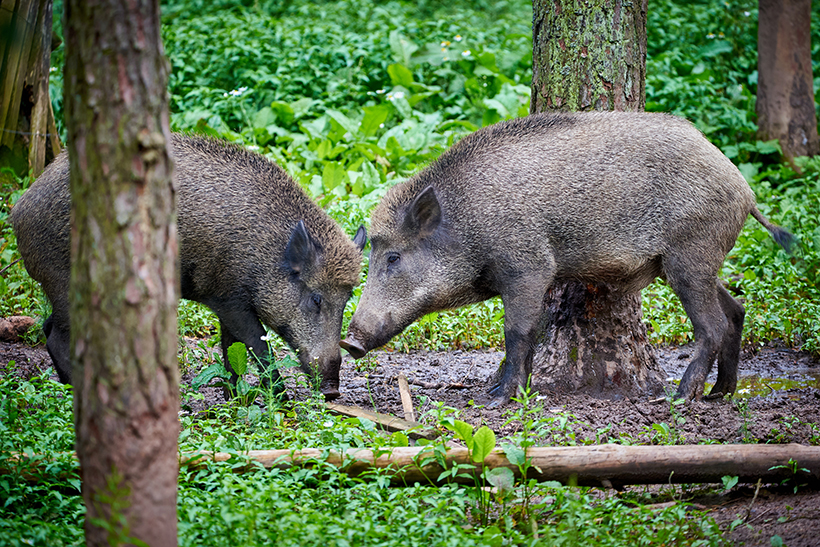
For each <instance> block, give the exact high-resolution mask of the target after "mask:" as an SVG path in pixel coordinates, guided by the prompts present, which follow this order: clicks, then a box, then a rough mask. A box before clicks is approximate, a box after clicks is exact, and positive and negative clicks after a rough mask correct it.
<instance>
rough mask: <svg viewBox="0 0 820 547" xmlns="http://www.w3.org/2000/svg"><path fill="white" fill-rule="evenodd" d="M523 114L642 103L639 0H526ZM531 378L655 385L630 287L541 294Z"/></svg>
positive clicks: (615, 389) (618, 391)
mask: <svg viewBox="0 0 820 547" xmlns="http://www.w3.org/2000/svg"><path fill="white" fill-rule="evenodd" d="M532 28H533V79H532V102H531V106H530V113H531V114H533V113H537V112H548V111H584V110H634V111H641V110H643V109H644V104H645V102H646V98H645V79H646V0H642V2H636V3H631V2H624V1H623V0H590V1H587V2H584V3H583V4H581V3H576V2H572V1H570V0H557V1H551V2H547V1H546V0H533V26H532ZM540 332H541V335H540V336H539V341H538V345H537V347H536V352H535V357H534V359H533V378H532V383H533V387H534V388H535V389H537V390H539V391H542V392H543V391H547V392H550V391H552V392H556V391H560V392H567V391H569V392H585V393H589V394H591V395H595V396H602V397H618V396H623V395H635V394H638V393H657V392H659V391H660V390H661V388H662V386H663V382H662V373H661V371H660V369H659V367H658V364H657V360H656V359H655V355H654V352H653V350H652V347H651V346H650V344H649V342H648V339H647V336H646V325H645V324H644V323H643V321H641V296H640V293H628V294H626V293H622V292H619V291H618V290H616V289H615V288H614V287H612V286H609V285H606V284H604V283H598V284H585V283H579V282H575V281H568V282H558V283H556V284H555V286H554V287H552V288H551V289H550V290H549V291H548V293H547V295H546V296H545V299H544V313H543V316H542V325H541V329H540Z"/></svg>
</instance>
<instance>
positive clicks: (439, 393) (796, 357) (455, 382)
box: [0, 341, 820, 547]
mask: <svg viewBox="0 0 820 547" xmlns="http://www.w3.org/2000/svg"><path fill="white" fill-rule="evenodd" d="M197 345H198V346H199V347H200V348H201V347H202V344H197V343H196V342H195V341H189V344H188V347H189V349H190V348H194V347H196V346H197ZM689 352H690V348H688V347H680V348H672V347H662V348H658V349H657V354H658V359H659V362H660V365H661V367H662V368H663V370H664V371H665V372H666V376H667V378H668V380H669V385H670V391H671V390H673V383H672V382H673V380H674V379H679V378H680V377H681V375H682V373H683V370H684V369H685V368H686V365H687V364H688V360H689V356H690V355H689ZM502 356H503V354H502V353H499V352H482V351H470V352H467V351H449V352H412V353H409V354H406V353H388V352H377V353H375V354H373V356H372V357H369V358H368V359H366V360H362V361H359V362H354V361H352V360H350V359H349V358H345V362H344V364H343V366H342V377H341V390H342V393H343V395H342V397H341V398H340V399H338V400H337V401H336V402H337V403H340V404H343V405H351V406H360V407H363V408H366V409H370V410H376V411H378V412H383V413H388V414H393V415H396V416H403V411H402V405H401V400H400V396H399V390H398V382H397V377H398V374H399V373H400V372H403V373H404V374H405V375H406V376H407V378H408V380H409V382H410V385H411V392H412V395H413V403H414V406H415V412H416V416H418V419H419V420H420V421H423V422H429V423H432V422H434V420H435V417H434V414H435V409H436V408H441V405H442V404H443V405H444V406H446V407H451V408H453V409H458V411H459V417H460V418H461V419H464V420H466V421H468V422H470V423H472V424H474V425H476V426H478V425H480V424H486V425H488V426H490V427H491V428H492V429H493V430H494V431H495V432H496V433H497V434H498V435H500V436H503V435H506V434H510V433H513V432H514V430H515V428H516V425H515V424H508V423H507V413H508V412H510V411H511V410H514V409H515V408H516V404H515V403H511V404H510V405H508V406H505V407H502V408H500V409H489V408H486V407H485V406H484V405H485V404H486V403H487V402H488V401H489V398H488V396H487V395H486V393H487V389H488V388H489V386H490V384H491V381H492V377H493V375H494V373H495V371H496V369H497V367H498V363H499V362H500V360H501V358H502ZM10 360H14V361H15V365H14V366H13V367H12V368H11V369H9V370H8V372H12V373H16V374H20V375H22V376H30V375H32V374H35V373H37V371H39V370H42V369H44V368H47V367H48V366H49V363H50V360H49V357H48V354H47V353H46V351H45V350H44V348H42V347H36V348H31V347H28V346H26V345H24V344H0V368H2V365H5V364H6V363H8V362H9V361H10ZM196 372H198V370H197V365H193V366H192V367H190V368H189V369H188V370H187V371H186V372H185V374H183V377H182V382H183V383H190V381H191V379H192V378H193V376H194V374H195V373H196ZM287 376H288V386H289V392H290V393H291V395H292V396H295V397H297V398H299V397H303V396H304V395H305V392H304V388H302V387H300V383H299V382H298V380H297V379H296V375H293V374H288V375H287ZM55 379H56V377H55ZM709 381H714V377H712V378H710V379H709ZM201 391H202V393H203V394H204V395H205V400H204V401H201V402H196V403H195V406H194V407H188V408H189V410H188V411H190V412H196V411H199V410H201V409H202V408H204V407H207V406H210V405H212V404H215V403H217V402H220V401H221V400H222V395H221V390H219V389H216V388H208V387H205V388H202V390H201ZM738 393H739V394H740V395H742V396H743V398H742V399H740V402H732V401H724V400H717V401H700V402H691V403H688V404H686V405H678V406H674V407H673V406H672V405H670V404H669V403H668V402H666V401H664V402H660V403H657V402H655V403H653V402H651V400H650V398H648V397H636V398H632V399H630V398H621V399H620V400H602V399H595V398H592V397H589V396H586V395H556V394H551V395H543V396H539V397H538V399H537V404H540V405H542V406H543V408H544V416H545V417H546V418H550V417H555V418H556V420H555V421H554V424H555V426H554V427H553V429H552V434H551V439H550V438H547V439H545V444H548V443H549V442H550V440H552V441H560V440H561V438H563V439H564V440H565V439H567V437H568V436H569V435H572V434H574V435H575V441H576V442H577V443H579V444H580V443H582V442H583V441H584V440H585V439H596V438H597V439H598V442H606V441H607V440H613V439H628V440H629V441H630V442H632V443H642V444H651V443H656V444H657V443H660V442H666V440H665V438H664V436H666V438H667V439H668V438H669V437H670V436H672V437H674V439H675V440H676V441H677V442H679V443H686V444H698V443H700V442H703V441H705V440H714V441H719V442H721V443H740V442H756V443H787V442H795V443H800V444H804V445H813V446H818V445H820V362H818V361H817V360H815V359H813V358H812V357H811V356H810V355H808V354H806V353H803V352H799V351H796V350H793V349H788V348H778V347H767V348H763V349H761V350H759V351H756V352H754V353H752V352H749V351H744V354H743V358H742V361H741V382H740V386H739V391H738ZM564 418H566V419H564ZM657 424H666V426H667V427H663V426H658V425H657ZM653 426H655V427H653ZM797 486H798V488H797V492H796V493H795V492H794V485H787V486H782V485H776V484H764V485H762V486H761V487H760V489H759V490H757V493H756V494H755V492H756V485H738V486H736V487H735V488H733V489H732V490H731V491H730V492H729V493H728V494H721V493H720V491H719V489H716V488H705V487H704V486H703V485H692V486H691V487H681V486H677V487H675V489H674V490H672V487H669V486H666V487H659V488H656V489H654V490H653V491H657V492H658V501H665V500H666V499H669V496H670V492H674V497H675V499H680V498H682V499H686V500H688V501H690V502H691V503H693V504H694V505H695V506H696V507H700V508H705V509H707V510H709V511H710V513H711V515H712V516H713V517H714V518H715V520H716V521H717V522H718V523H720V524H721V527H722V529H724V530H726V538H727V540H728V541H729V542H730V544H732V545H749V546H752V545H754V546H769V545H772V544H773V543H772V540H771V538H772V536H775V535H777V536H779V537H780V538H781V539H782V540H783V545H787V546H789V547H816V546H818V545H820V491H818V490H816V489H812V488H810V487H807V486H800V485H797ZM633 488H636V489H638V490H639V491H644V490H645V487H639V488H638V487H633ZM736 519H743V524H741V525H740V526H737V527H736V528H735V529H734V530H733V531H731V532H730V531H729V528H730V523H732V522H733V521H735V520H736Z"/></svg>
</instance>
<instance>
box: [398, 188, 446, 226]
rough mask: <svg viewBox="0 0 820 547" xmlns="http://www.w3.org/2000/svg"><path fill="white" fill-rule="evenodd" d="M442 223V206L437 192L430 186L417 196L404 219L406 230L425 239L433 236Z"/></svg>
mask: <svg viewBox="0 0 820 547" xmlns="http://www.w3.org/2000/svg"><path fill="white" fill-rule="evenodd" d="M440 223H441V204H439V202H438V198H437V197H436V191H435V190H433V187H432V186H428V187H427V188H425V189H424V191H423V192H422V193H421V194H419V195H418V196H416V199H414V200H413V203H411V204H410V207H408V208H407V213H406V215H405V217H404V228H405V229H406V230H408V231H409V232H410V233H411V234H413V235H416V236H418V237H420V238H424V237H427V236H429V235H430V234H432V233H433V232H434V231H435V230H436V228H438V225H439V224H440Z"/></svg>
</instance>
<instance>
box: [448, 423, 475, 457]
mask: <svg viewBox="0 0 820 547" xmlns="http://www.w3.org/2000/svg"><path fill="white" fill-rule="evenodd" d="M452 429H453V431H454V432H455V434H456V437H457V438H459V439H461V440H462V441H464V444H466V445H467V448H468V449H469V450H472V449H473V426H471V425H470V424H468V423H467V422H465V421H462V420H454V421H453V426H452Z"/></svg>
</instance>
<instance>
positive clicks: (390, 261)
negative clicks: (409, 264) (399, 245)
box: [387, 253, 399, 265]
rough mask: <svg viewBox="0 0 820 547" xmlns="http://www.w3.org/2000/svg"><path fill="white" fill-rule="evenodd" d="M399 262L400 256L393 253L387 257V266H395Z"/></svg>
mask: <svg viewBox="0 0 820 547" xmlns="http://www.w3.org/2000/svg"><path fill="white" fill-rule="evenodd" d="M398 261H399V255H398V254H396V253H391V254H389V255H387V264H388V265H389V264H395V263H396V262H398Z"/></svg>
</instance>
